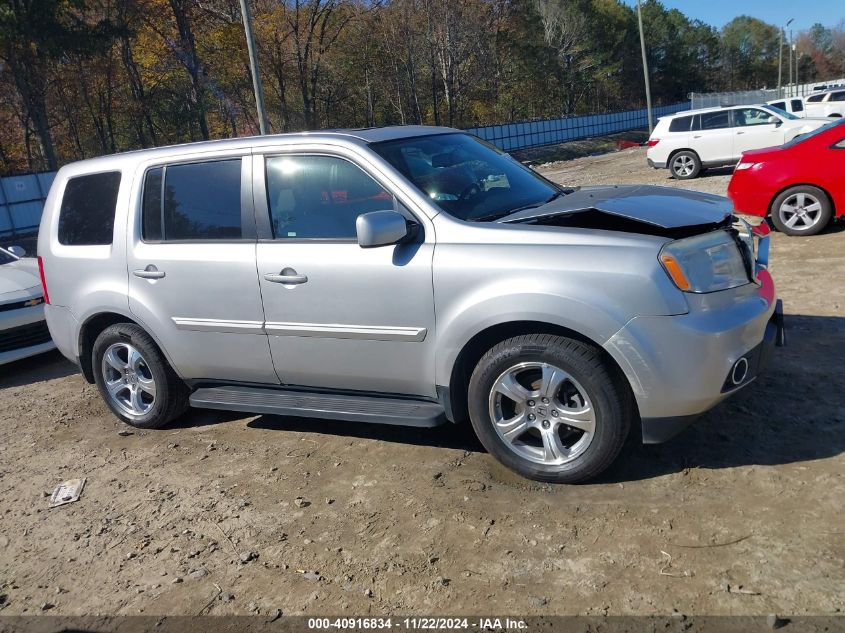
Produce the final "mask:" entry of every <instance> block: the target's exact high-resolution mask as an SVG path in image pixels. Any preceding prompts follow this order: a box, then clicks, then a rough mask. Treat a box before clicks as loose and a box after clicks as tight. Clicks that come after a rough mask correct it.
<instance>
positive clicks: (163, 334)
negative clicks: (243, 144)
mask: <svg viewBox="0 0 845 633" xmlns="http://www.w3.org/2000/svg"><path fill="white" fill-rule="evenodd" d="M251 167H252V162H251V160H250V158H249V157H247V158H243V157H241V156H239V155H234V156H230V157H226V158H218V159H217V160H213V161H209V160H204V161H198V160H196V159H195V160H190V159H186V160H182V161H172V162H169V163H168V164H164V165H162V164H155V165H149V166H148V167H147V168H146V170H145V172H144V175H143V178H142V190H141V191H140V192H139V194H140V195H139V199H140V203H139V204H140V206H141V214H139V215H140V216H141V219H140V220H139V221H138V222H137V225H136V226H134V227H130V231H129V239H128V241H127V250H128V253H127V261H128V266H129V308H130V310H131V311H132V312H133V313H134V314H136V315H137V317H138V319H139V320H140V321H141V322H142V323H143V324H144V325H145V326H146V327H148V328H149V329H150V331H151V332H152V334H153V335H154V336H155V337H156V339H157V340H158V341H159V343H160V344H161V346H162V347H163V348H164V351H165V353H166V354H167V356H168V358H169V359H170V362H171V363H172V364H173V365H174V368H175V369H176V371H177V372H178V373H179V374H180V375H181V376H182V377H184V378H192V379H213V380H222V381H227V382H232V381H242V382H259V383H272V384H278V379H277V377H276V373H275V371H274V370H273V363H272V360H271V358H270V351H269V347H268V344H267V336H266V334H265V333H264V330H263V324H264V311H263V307H262V304H261V294H260V290H259V287H258V278H257V275H256V271H255V245H256V237H255V216H254V213H253V209H252V179H251V176H250V174H251V171H250V170H251ZM242 183H243V184H242Z"/></svg>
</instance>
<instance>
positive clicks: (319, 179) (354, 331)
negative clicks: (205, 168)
mask: <svg viewBox="0 0 845 633" xmlns="http://www.w3.org/2000/svg"><path fill="white" fill-rule="evenodd" d="M254 170H255V172H256V174H257V173H259V171H260V172H263V173H264V174H266V177H265V178H264V179H262V178H256V179H255V182H256V192H255V198H256V213H258V214H261V213H265V214H267V215H266V216H265V217H264V218H259V221H258V225H259V231H261V230H262V228H261V227H262V225H265V224H266V229H264V230H266V231H267V235H266V236H263V237H266V239H259V243H258V275H259V283H260V284H261V295H262V297H263V301H264V311H265V315H266V323H265V330H266V331H267V334H268V335H269V340H270V349H271V351H272V354H273V363H274V364H275V367H276V371H277V372H278V375H279V378H280V380H281V382H282V383H283V384H286V385H295V386H303V387H310V388H317V389H340V390H356V391H371V392H380V393H399V394H408V395H417V396H432V397H433V396H435V395H436V394H435V390H434V298H433V292H432V269H431V265H432V255H433V249H434V241H433V234H431V232H430V231H429V232H427V231H425V228H424V226H423V225H420V232H419V234H418V236H417V238H416V239H415V240H414V241H413V242H412V243H408V244H400V245H390V246H383V247H378V248H368V249H364V248H361V247H360V246H358V243H357V238H356V231H355V221H356V219H357V217H358V216H359V215H360V214H362V213H367V212H370V211H384V210H390V209H394V210H398V211H400V212H401V213H403V214H405V215H406V217H408V218H409V219H410V218H413V217H414V216H412V215H411V214H410V212H408V211H407V208H406V207H405V206H403V205H402V203H401V202H400V201H399V200H397V199H396V198H395V197H394V195H393V194H392V193H391V192H390V191H388V190H387V189H386V188H385V187H384V186H382V185H381V184H379V182H378V181H377V180H376V178H377V177H378V175H377V174H375V173H372V172H369V173H368V171H365V169H364V168H362V167H361V166H360V165H358V164H356V163H355V162H353V161H352V160H351V159H350V158H348V157H342V156H339V155H336V154H330V153H326V154H322V153H308V154H306V153H296V152H288V153H283V154H276V155H272V154H269V153H268V154H267V155H266V156H257V157H256V158H255V161H254ZM416 219H417V220H419V219H418V218H416ZM260 237H262V236H260Z"/></svg>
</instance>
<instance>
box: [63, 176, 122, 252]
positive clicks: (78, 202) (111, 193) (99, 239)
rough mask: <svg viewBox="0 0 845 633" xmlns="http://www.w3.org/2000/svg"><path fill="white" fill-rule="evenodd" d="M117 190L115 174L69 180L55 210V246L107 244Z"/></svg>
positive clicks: (112, 226)
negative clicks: (57, 233) (56, 211)
mask: <svg viewBox="0 0 845 633" xmlns="http://www.w3.org/2000/svg"><path fill="white" fill-rule="evenodd" d="M118 189H120V172H119V171H108V172H103V173H101V174H90V175H88V176H77V177H75V178H70V179H69V180H68V181H67V184H66V185H65V193H64V196H63V197H62V206H61V208H60V210H59V243H60V244H66V245H68V246H95V245H104V244H111V243H112V234H113V232H114V212H115V207H117V191H118Z"/></svg>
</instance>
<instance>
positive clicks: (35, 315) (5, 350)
mask: <svg viewBox="0 0 845 633" xmlns="http://www.w3.org/2000/svg"><path fill="white" fill-rule="evenodd" d="M54 347H55V345H54V344H53V341H52V340H51V338H50V332H49V331H48V329H47V324H46V323H45V321H44V308H43V306H42V305H36V306H32V307H24V308H20V309H14V310H8V311H2V312H0V365H4V364H6V363H11V362H13V361H16V360H21V359H22V358H28V357H30V356H35V355H36V354H41V353H43V352H48V351H50V350H51V349H53V348H54Z"/></svg>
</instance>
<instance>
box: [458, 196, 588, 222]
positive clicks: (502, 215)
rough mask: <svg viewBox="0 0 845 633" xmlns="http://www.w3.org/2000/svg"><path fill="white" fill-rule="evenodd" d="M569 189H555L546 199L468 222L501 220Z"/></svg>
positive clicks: (537, 205) (554, 197)
mask: <svg viewBox="0 0 845 633" xmlns="http://www.w3.org/2000/svg"><path fill="white" fill-rule="evenodd" d="M571 192H572V190H571V189H560V190H558V191H555V192H554V193H553V194H552V196H551V197H550V198H549V199H548V200H543V202H532V203H531V204H525V205H522V206H521V207H516V208H515V209H509V210H507V211H499V212H497V213H489V214H487V215H481V216H479V217H477V218H471V219H469V222H495V221H496V220H501V219H502V218H506V217H508V216H510V215H513V214H514V213H519V212H520V211H526V210H528V209H536V208H538V207H544V206H546V205H547V204H549V203H550V202H553V201H554V200H557V199H558V198H560V197H561V196H565V195H566V194H568V193H571Z"/></svg>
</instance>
